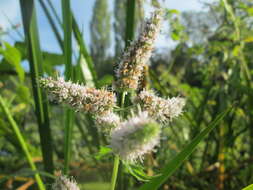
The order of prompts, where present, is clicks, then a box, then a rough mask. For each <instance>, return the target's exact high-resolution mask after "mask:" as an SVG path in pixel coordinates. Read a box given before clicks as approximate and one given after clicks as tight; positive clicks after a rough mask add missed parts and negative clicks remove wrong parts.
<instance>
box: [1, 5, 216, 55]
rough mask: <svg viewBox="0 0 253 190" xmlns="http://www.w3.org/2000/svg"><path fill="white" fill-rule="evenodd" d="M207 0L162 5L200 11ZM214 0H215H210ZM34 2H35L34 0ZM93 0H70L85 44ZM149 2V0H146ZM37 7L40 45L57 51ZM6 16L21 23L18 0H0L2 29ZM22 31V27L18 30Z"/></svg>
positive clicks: (164, 43)
mask: <svg viewBox="0 0 253 190" xmlns="http://www.w3.org/2000/svg"><path fill="white" fill-rule="evenodd" d="M51 1H52V2H53V4H54V5H55V7H56V8H57V11H58V13H59V15H61V12H60V11H61V7H60V4H61V0H51ZM204 1H207V0H201V1H200V0H165V1H164V6H165V7H167V8H170V9H177V10H179V11H181V12H182V11H189V10H194V11H201V10H203V4H202V2H204ZM211 1H215V0H211ZM35 2H37V1H36V0H35ZM94 2H95V0H85V1H83V0H72V1H71V3H72V10H73V12H74V14H75V16H76V18H77V21H78V23H79V25H80V26H82V28H83V33H84V40H85V42H86V43H87V44H89V43H90V37H89V35H90V33H89V23H90V19H91V17H92V9H93V5H94ZM108 2H109V5H110V9H112V6H113V2H114V1H113V0H108ZM147 2H149V0H148V1H147ZM209 2H210V0H209ZM36 5H37V6H36V8H37V18H38V26H39V34H40V41H41V46H42V48H43V49H44V50H47V51H54V52H59V51H60V50H59V47H58V45H57V42H56V40H55V38H54V35H53V33H52V31H51V29H50V27H49V25H48V22H47V19H46V17H45V15H44V13H43V11H42V9H41V8H40V6H39V5H38V3H37V4H36ZM148 7H149V6H147V7H146V13H147V14H146V15H148V12H149V11H151V9H149V8H148ZM6 18H8V19H9V20H10V21H11V22H12V23H14V24H18V23H21V16H20V8H19V0H0V26H1V27H2V28H3V29H8V28H9V27H10V24H9V22H8V20H7V19H6ZM20 31H21V32H22V29H21V30H20ZM11 36H12V37H13V38H14V39H20V38H17V35H16V34H15V33H11ZM4 40H6V41H9V42H11V43H12V42H13V41H14V40H13V39H12V38H10V37H7V36H6V37H5V38H4ZM168 43H172V41H167V42H166V41H165V40H164V38H163V36H161V37H160V39H158V42H157V44H158V46H160V47H163V46H167V45H168Z"/></svg>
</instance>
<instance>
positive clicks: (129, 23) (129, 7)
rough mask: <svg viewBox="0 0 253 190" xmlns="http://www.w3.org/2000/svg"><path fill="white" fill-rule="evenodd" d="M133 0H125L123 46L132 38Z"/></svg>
mask: <svg viewBox="0 0 253 190" xmlns="http://www.w3.org/2000/svg"><path fill="white" fill-rule="evenodd" d="M134 17H135V0H127V6H126V33H125V44H126V45H125V46H126V47H127V46H128V45H129V44H130V42H131V41H132V40H133V39H134V20H135V18H134Z"/></svg>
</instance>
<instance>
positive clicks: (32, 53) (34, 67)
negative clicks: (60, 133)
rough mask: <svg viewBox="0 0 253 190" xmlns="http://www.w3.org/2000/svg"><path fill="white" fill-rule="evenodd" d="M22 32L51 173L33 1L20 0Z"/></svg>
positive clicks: (50, 155)
mask: <svg viewBox="0 0 253 190" xmlns="http://www.w3.org/2000/svg"><path fill="white" fill-rule="evenodd" d="M20 6H21V12H22V20H23V24H24V33H25V37H26V43H27V47H28V58H29V66H30V72H31V80H32V88H33V94H34V102H35V109H36V116H37V122H38V126H39V134H40V142H41V149H42V156H43V163H44V168H45V171H46V172H48V173H51V174H53V171H54V164H53V148H52V138H51V130H50V126H49V116H48V104H47V97H46V95H45V94H44V93H43V92H42V91H41V89H40V88H39V85H37V80H38V78H39V77H41V76H42V74H43V67H42V54H41V50H40V44H39V36H38V29H37V22H36V11H35V5H34V1H33V0H30V1H26V0H20Z"/></svg>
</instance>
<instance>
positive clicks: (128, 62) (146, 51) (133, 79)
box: [116, 10, 162, 91]
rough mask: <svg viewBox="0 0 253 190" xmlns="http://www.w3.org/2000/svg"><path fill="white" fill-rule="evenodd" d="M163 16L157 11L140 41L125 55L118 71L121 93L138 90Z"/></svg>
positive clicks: (118, 85)
mask: <svg viewBox="0 0 253 190" xmlns="http://www.w3.org/2000/svg"><path fill="white" fill-rule="evenodd" d="M161 15H162V11H161V10H157V11H155V12H154V13H153V15H152V17H151V18H150V19H149V20H147V22H146V24H145V28H144V31H143V32H142V33H141V35H140V36H139V38H138V40H137V41H136V42H134V43H132V44H131V45H130V46H129V47H128V49H127V50H126V51H125V52H124V53H123V56H122V58H121V60H120V62H119V64H118V68H117V69H116V77H117V82H116V86H117V89H118V90H119V91H131V90H136V89H137V88H138V83H139V79H140V77H141V75H142V72H143V68H144V65H145V63H146V62H147V61H148V59H149V58H150V56H151V52H152V50H153V46H154V40H155V39H156V37H157V35H158V33H159V31H160V25H161V20H162V17H161Z"/></svg>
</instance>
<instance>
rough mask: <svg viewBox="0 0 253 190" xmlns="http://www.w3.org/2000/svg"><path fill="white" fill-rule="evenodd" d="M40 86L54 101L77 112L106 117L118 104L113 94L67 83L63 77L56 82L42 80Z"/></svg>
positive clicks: (51, 79)
mask: <svg viewBox="0 0 253 190" xmlns="http://www.w3.org/2000/svg"><path fill="white" fill-rule="evenodd" d="M39 84H40V86H41V87H43V88H44V89H46V90H47V91H48V93H49V95H50V96H51V98H52V99H53V100H55V101H57V102H60V103H61V102H62V103H66V104H68V105H70V106H71V107H73V108H74V109H76V110H77V111H83V112H86V113H90V114H93V115H106V114H108V113H109V112H111V111H112V109H113V107H114V106H115V104H116V97H115V94H114V93H113V92H109V91H106V90H98V89H95V88H90V87H86V86H82V85H80V84H74V83H72V82H70V81H68V82H66V81H64V79H63V78H61V77H59V78H57V79H56V80H54V79H53V78H51V77H48V78H41V79H40V80H39Z"/></svg>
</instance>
